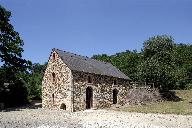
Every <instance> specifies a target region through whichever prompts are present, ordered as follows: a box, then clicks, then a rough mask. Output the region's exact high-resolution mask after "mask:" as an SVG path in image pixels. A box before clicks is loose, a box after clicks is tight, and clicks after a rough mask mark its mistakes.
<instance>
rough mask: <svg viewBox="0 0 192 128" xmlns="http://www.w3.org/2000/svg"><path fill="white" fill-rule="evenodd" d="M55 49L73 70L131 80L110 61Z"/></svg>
mask: <svg viewBox="0 0 192 128" xmlns="http://www.w3.org/2000/svg"><path fill="white" fill-rule="evenodd" d="M53 51H55V52H57V53H58V55H59V57H60V58H61V59H62V60H63V61H64V63H65V64H67V66H68V67H69V68H70V69H71V70H74V71H82V72H87V73H94V74H100V75H106V76H112V77H115V78H122V79H128V80H130V78H129V77H127V76H126V75H125V74H124V73H122V72H121V71H120V70H119V69H117V68H116V67H114V66H113V65H112V64H110V63H106V62H102V61H98V60H95V59H91V58H88V57H84V56H80V55H76V54H73V53H70V52H66V51H62V50H59V49H53Z"/></svg>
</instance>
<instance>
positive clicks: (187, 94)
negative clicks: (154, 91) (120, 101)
mask: <svg viewBox="0 0 192 128" xmlns="http://www.w3.org/2000/svg"><path fill="white" fill-rule="evenodd" d="M175 92H176V96H178V97H180V98H181V101H178V102H173V101H163V102H158V103H152V104H147V105H134V106H128V107H122V108H116V109H115V110H119V111H126V112H142V113H162V114H182V115H192V90H175Z"/></svg>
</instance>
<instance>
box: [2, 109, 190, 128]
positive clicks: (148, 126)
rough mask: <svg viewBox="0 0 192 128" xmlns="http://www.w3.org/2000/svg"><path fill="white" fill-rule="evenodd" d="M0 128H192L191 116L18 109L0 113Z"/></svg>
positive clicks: (107, 111) (105, 111)
mask: <svg viewBox="0 0 192 128" xmlns="http://www.w3.org/2000/svg"><path fill="white" fill-rule="evenodd" d="M0 127H1V128H37V127H38V128H60V127H61V128H192V116H183V115H163V114H144V113H129V112H119V111H111V110H110V111H109V110H86V111H81V112H74V113H69V112H65V111H61V110H46V109H42V108H39V109H19V110H10V111H6V112H5V111H4V112H0Z"/></svg>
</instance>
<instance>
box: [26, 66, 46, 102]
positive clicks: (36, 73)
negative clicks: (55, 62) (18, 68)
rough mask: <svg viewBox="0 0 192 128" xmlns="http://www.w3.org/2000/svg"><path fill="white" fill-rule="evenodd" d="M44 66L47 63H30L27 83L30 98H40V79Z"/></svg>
mask: <svg viewBox="0 0 192 128" xmlns="http://www.w3.org/2000/svg"><path fill="white" fill-rule="evenodd" d="M46 66H47V63H45V64H43V65H41V64H39V63H35V64H33V65H32V69H31V74H30V80H29V83H28V89H29V98H30V99H31V100H33V99H35V100H39V99H41V95H42V93H41V88H42V79H43V75H44V71H45V69H46Z"/></svg>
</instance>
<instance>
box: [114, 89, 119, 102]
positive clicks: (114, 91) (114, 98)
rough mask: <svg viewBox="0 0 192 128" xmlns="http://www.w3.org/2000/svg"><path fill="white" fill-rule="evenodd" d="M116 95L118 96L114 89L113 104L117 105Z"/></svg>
mask: <svg viewBox="0 0 192 128" xmlns="http://www.w3.org/2000/svg"><path fill="white" fill-rule="evenodd" d="M117 95H118V90H117V89H114V90H113V104H117Z"/></svg>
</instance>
